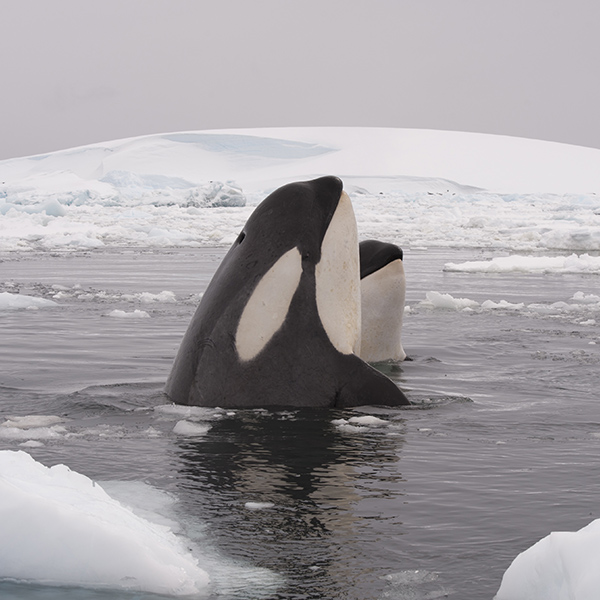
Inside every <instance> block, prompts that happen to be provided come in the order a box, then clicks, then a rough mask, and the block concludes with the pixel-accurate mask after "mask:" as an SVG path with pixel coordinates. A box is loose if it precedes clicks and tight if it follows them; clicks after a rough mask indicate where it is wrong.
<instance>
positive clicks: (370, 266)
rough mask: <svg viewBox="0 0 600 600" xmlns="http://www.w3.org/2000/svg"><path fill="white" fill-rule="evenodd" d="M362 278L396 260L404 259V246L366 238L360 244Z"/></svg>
mask: <svg viewBox="0 0 600 600" xmlns="http://www.w3.org/2000/svg"><path fill="white" fill-rule="evenodd" d="M359 252H360V278H361V279H364V278H365V277H368V276H369V275H371V274H372V273H375V271H379V269H383V267H385V266H386V265H388V264H390V263H391V262H393V261H395V260H403V259H404V253H403V252H402V248H400V247H398V246H396V245H395V244H389V243H386V242H380V241H379V240H365V241H363V242H361V243H360V245H359Z"/></svg>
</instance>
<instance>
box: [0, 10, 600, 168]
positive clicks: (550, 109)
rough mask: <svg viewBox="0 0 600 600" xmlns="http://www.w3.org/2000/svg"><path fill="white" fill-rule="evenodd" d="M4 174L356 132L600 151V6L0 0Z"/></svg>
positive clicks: (0, 139)
mask: <svg viewBox="0 0 600 600" xmlns="http://www.w3.org/2000/svg"><path fill="white" fill-rule="evenodd" d="M0 23H1V24H2V26H1V33H0V159H1V158H9V157H12V156H23V155H28V154H35V153H41V152H47V151H51V150H58V149H62V148H68V147H71V146H76V145H82V144H87V143H92V142H99V141H106V140H111V139H116V138H122V137H129V136H136V135H142V134H148V133H159V132H166V131H180V130H192V129H215V128H227V127H236V128H237V127H262V126H304V125H344V126H349V125H361V126H384V127H417V128H428V129H450V130H458V131H475V132H484V133H500V134H506V135H515V136H523V137H530V138H538V139H545V140H552V141H560V142H567V143H571V144H580V145H584V146H593V147H596V148H600V108H599V107H600V2H599V1H598V0H211V1H204V0H2V2H1V4H0Z"/></svg>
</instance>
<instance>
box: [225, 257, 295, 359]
mask: <svg viewBox="0 0 600 600" xmlns="http://www.w3.org/2000/svg"><path fill="white" fill-rule="evenodd" d="M301 276H302V258H301V256H300V252H299V251H298V248H292V249H291V250H288V251H287V252H286V253H285V254H284V255H283V256H281V257H280V258H279V260H278V261H277V262H276V263H275V264H274V265H273V266H272V267H271V268H270V269H269V270H268V271H267V272H266V273H265V274H264V275H263V277H262V278H261V280H260V281H259V282H258V285H257V286H256V288H255V289H254V291H253V292H252V294H251V295H250V298H249V299H248V302H247V303H246V306H245V307H244V310H243V312H242V316H241V317H240V321H239V323H238V327H237V331H236V334H235V346H236V349H237V352H238V356H239V357H240V359H241V360H242V361H248V360H251V359H253V358H254V357H255V356H256V355H257V354H258V353H259V352H260V351H261V350H262V349H263V348H264V347H265V346H266V345H267V343H268V342H269V340H270V339H271V338H272V337H273V336H274V335H275V334H276V333H277V331H278V330H279V328H280V327H281V326H282V325H283V322H284V321H285V318H286V317H287V314H288V310H289V308H290V303H291V302H292V298H293V297H294V294H295V293H296V289H297V288H298V284H299V283H300V277H301Z"/></svg>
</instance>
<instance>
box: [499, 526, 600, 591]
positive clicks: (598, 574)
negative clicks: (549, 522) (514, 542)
mask: <svg viewBox="0 0 600 600" xmlns="http://www.w3.org/2000/svg"><path fill="white" fill-rule="evenodd" d="M599 553H600V519H597V520H595V521H592V522H591V523H590V524H589V525H587V526H586V527H584V528H583V529H580V530H579V531H575V532H570V531H561V532H554V533H551V534H550V535H548V536H546V537H545V538H543V539H541V540H540V541H539V542H537V543H536V544H534V545H533V546H531V547H530V548H528V549H527V550H525V551H524V552H522V553H521V554H519V555H518V556H517V557H516V558H515V559H514V561H513V562H512V564H511V565H510V567H509V568H508V569H507V570H506V572H505V573H504V576H503V577H502V583H501V585H500V589H499V590H498V593H497V594H496V597H495V600H596V598H598V591H599V590H600V569H598V555H599Z"/></svg>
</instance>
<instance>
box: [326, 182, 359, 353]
mask: <svg viewBox="0 0 600 600" xmlns="http://www.w3.org/2000/svg"><path fill="white" fill-rule="evenodd" d="M315 274H316V287H317V289H316V294H317V309H318V311H319V317H320V319H321V323H322V324H323V328H324V329H325V332H326V333H327V336H328V337H329V340H330V341H331V343H332V344H333V346H334V347H335V348H336V349H337V350H338V351H339V352H341V353H342V354H351V353H352V352H354V353H358V349H359V346H360V263H359V254H358V232H357V229H356V219H355V217H354V211H353V210H352V204H351V202H350V198H349V197H348V194H346V192H342V195H341V197H340V201H339V202H338V205H337V208H336V210H335V213H334V215H333V217H332V219H331V222H330V223H329V227H328V228H327V232H326V233H325V237H324V238H323V242H322V244H321V260H320V261H319V263H318V264H317V265H316V271H315Z"/></svg>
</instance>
